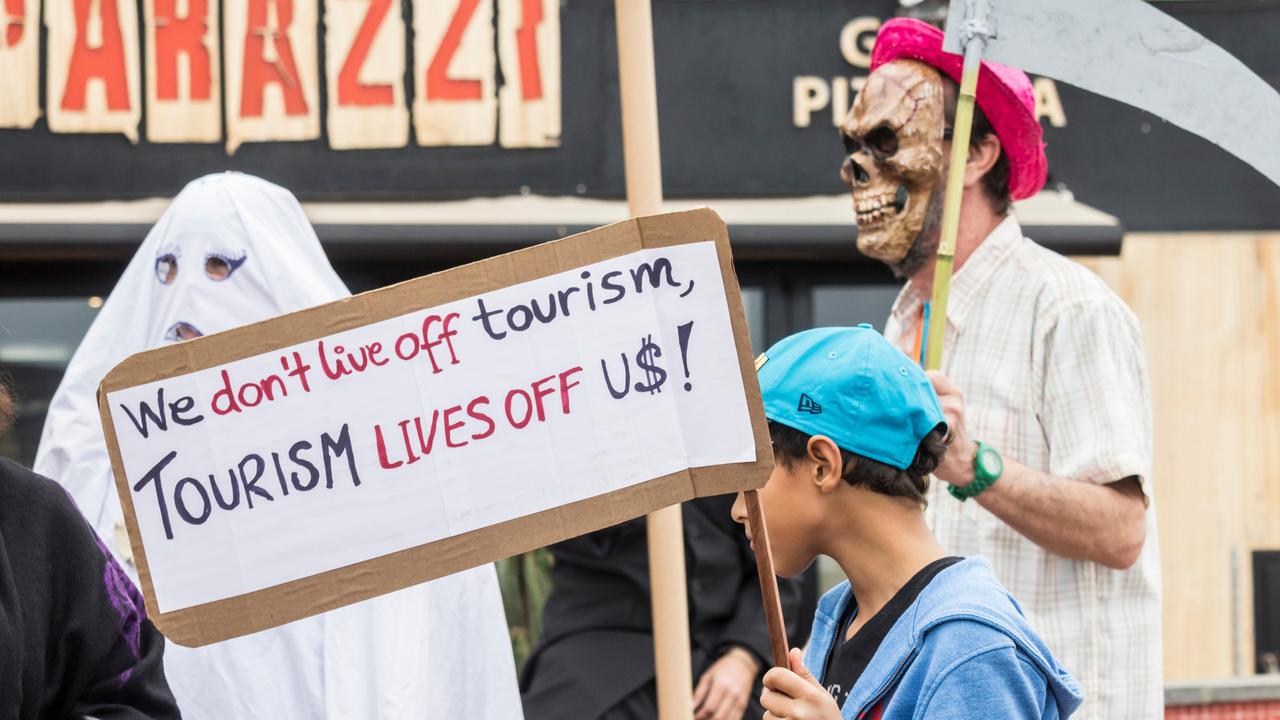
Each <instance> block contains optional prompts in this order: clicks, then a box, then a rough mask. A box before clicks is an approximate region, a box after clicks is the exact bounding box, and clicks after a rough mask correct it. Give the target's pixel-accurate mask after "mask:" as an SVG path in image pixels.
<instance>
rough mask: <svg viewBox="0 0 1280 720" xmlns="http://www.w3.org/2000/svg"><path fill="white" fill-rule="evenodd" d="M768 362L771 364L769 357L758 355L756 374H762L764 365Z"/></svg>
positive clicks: (762, 354)
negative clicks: (761, 370)
mask: <svg viewBox="0 0 1280 720" xmlns="http://www.w3.org/2000/svg"><path fill="white" fill-rule="evenodd" d="M767 362H769V356H768V355H765V354H764V353H760V354H759V355H757V356H756V372H760V368H762V367H764V364H765V363H767Z"/></svg>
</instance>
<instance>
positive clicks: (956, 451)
mask: <svg viewBox="0 0 1280 720" xmlns="http://www.w3.org/2000/svg"><path fill="white" fill-rule="evenodd" d="M926 374H927V375H928V376H929V380H930V382H932V383H933V390H934V392H936V393H938V402H939V403H941V404H942V414H943V415H944V416H945V417H946V418H947V428H948V430H950V434H951V444H950V445H949V446H947V454H946V455H945V456H943V458H942V464H940V465H938V468H937V469H936V470H934V471H933V474H934V475H935V476H937V477H939V478H941V479H942V480H944V481H946V482H949V483H951V484H952V485H955V486H956V487H964V486H965V485H968V484H969V483H971V482H973V456H974V455H975V454H976V453H977V452H978V444H977V443H975V442H974V441H972V440H970V439H969V433H968V432H966V431H965V429H964V394H963V393H961V392H960V388H958V387H956V386H955V385H952V384H951V381H950V380H948V379H947V376H946V375H943V374H942V373H940V372H938V371H937V370H930V371H929V372H928V373H926Z"/></svg>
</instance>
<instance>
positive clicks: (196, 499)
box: [98, 209, 772, 645]
mask: <svg viewBox="0 0 1280 720" xmlns="http://www.w3.org/2000/svg"><path fill="white" fill-rule="evenodd" d="M98 399H99V406H100V411H101V414H102V422H103V428H104V431H105V434H106V438H107V446H108V451H109V453H110V455H111V462H112V468H113V470H114V472H115V477H116V483H117V488H118V490H119V495H120V498H121V501H122V505H123V508H124V516H125V521H126V525H127V527H128V531H129V538H130V543H131V546H132V548H133V553H134V559H135V562H136V564H137V567H138V574H139V578H140V580H141V585H142V589H143V594H144V596H145V598H146V603H147V609H148V611H149V613H150V614H151V617H152V619H153V620H154V621H155V623H156V625H157V626H158V627H159V628H160V629H161V631H163V632H164V633H165V635H167V636H168V637H169V638H170V639H172V640H174V641H176V642H178V643H181V644H183V645H203V644H207V643H210V642H215V641H218V640H223V639H227V638H231V637H236V636H239V635H244V634H247V633H251V632H256V631H258V630H263V629H266V628H269V627H274V626H277V625H280V624H283V623H286V622H290V621H293V620H297V619H299V618H302V617H306V616H309V615H314V614H316V613H320V612H323V611H325V610H330V609H333V608H336V607H340V606H343V605H346V604H350V603H353V602H358V601H360V600H364V599H367V598H370V597H374V596H377V595H381V594H384V593H387V592H391V591H394V590H397V589H400V588H403V587H407V586H409V585H413V584H416V583H420V582H423V581H426V580H430V579H433V578H436V577H440V576H442V575H446V574H449V573H452V572H457V571H459V570H462V569H464V568H467V567H472V566H475V565H479V564H482V563H486V562H491V561H493V560H497V559H500V558H503V557H507V556H510V555H513V554H516V553H520V552H524V551H527V550H530V549H533V548H537V547H541V546H544V545H547V544H549V543H552V542H556V541H559V540H563V539H567V538H571V537H575V536H577V535H581V534H583V533H586V532H590V531H593V530H596V529H599V528H603V527H607V526H610V525H614V524H617V523H619V522H622V521H624V520H627V519H630V518H634V517H638V516H640V515H643V514H645V513H647V512H650V511H652V510H655V509H657V508H660V507H664V506H667V505H672V504H674V503H678V502H683V501H686V500H689V499H692V498H694V497H700V496H705V495H715V494H721V493H727V492H736V491H739V490H746V489H753V488H757V487H760V486H761V485H763V484H764V482H765V481H766V480H767V477H768V473H769V470H770V468H771V466H772V453H771V452H770V446H769V439H768V430H767V426H766V423H765V419H764V414H763V408H762V406H761V402H760V391H759V386H758V384H757V382H756V376H755V372H754V365H753V361H752V358H751V349H750V341H749V339H748V335H747V327H746V321H745V317H744V314H743V309H742V300H741V296H740V293H739V289H738V283H737V278H736V276H735V274H734V270H733V261H732V257H731V253H730V249H729V239H728V233H727V230H726V228H725V225H724V223H723V222H722V221H721V220H720V219H719V217H718V216H716V214H715V213H714V212H712V211H710V210H706V209H702V210H694V211H689V212H683V213H673V214H668V215H658V216H651V217H643V218H637V219H632V220H628V221H626V222H622V223H618V224H616V225H610V226H607V227H604V228H600V229H597V230H593V231H591V232H588V233H583V234H581V235H576V236H573V237H570V238H565V239H563V240H558V241H555V242H551V243H547V244H544V245H540V246H537V247H534V248H530V249H527V250H522V251H519V252H515V253H510V254H507V255H502V256H499V257H495V258H492V259H489V260H485V261H482V262H478V263H473V264H471V265H466V266H463V267H459V268H456V269H454V270H449V271H446V272H443V273H438V274H436V275H431V276H427V277H423V278H419V279H416V280H410V281H408V282H405V283H401V284H399V285H394V286H391V287H388V288H383V289H381V290H375V291H372V292H369V293H365V294H362V295H357V296H354V297H351V298H347V299H343V300H340V301H337V302H334V303H330V304H328V305H323V306H320V307H317V308H312V309H309V310H304V311H302V312H298V313H293V314H291V315H286V316H283V317H279V318H275V319H272V320H268V321H265V322H262V323H257V324H254V325H250V326H246V327H242V328H238V329H236V330H231V331H229V332H225V333H219V334H217V335H212V336H209V337H205V338H199V339H197V340H194V341H190V342H186V343H181V344H176V345H169V346H166V347H163V348H159V349H156V350H151V351H148V352H145V353H141V354H139V355H135V356H133V357H131V358H129V359H128V360H126V361H125V362H123V363H121V364H120V365H119V366H117V367H116V368H115V369H114V370H112V371H111V372H110V373H109V374H108V375H107V377H106V378H105V379H104V380H103V381H102V385H101V387H100V388H99V395H98Z"/></svg>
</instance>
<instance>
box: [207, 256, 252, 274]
mask: <svg viewBox="0 0 1280 720" xmlns="http://www.w3.org/2000/svg"><path fill="white" fill-rule="evenodd" d="M246 257H247V256H246V255H241V256H239V257H228V256H227V255H222V254H220V253H211V254H210V255H209V256H208V257H206V258H205V259H204V274H205V275H208V276H209V279H210V280H218V281H222V280H226V279H227V278H229V277H231V274H232V273H234V272H235V271H236V269H237V268H239V267H240V266H241V265H243V264H244V261H245V258H246Z"/></svg>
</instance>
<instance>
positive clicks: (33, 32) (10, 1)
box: [0, 0, 40, 128]
mask: <svg viewBox="0 0 1280 720" xmlns="http://www.w3.org/2000/svg"><path fill="white" fill-rule="evenodd" d="M39 7H40V5H39V3H38V2H37V0H4V4H3V7H0V18H3V22H0V82H4V83H6V84H8V85H9V88H8V89H7V90H6V91H4V92H0V96H3V98H4V102H0V128H29V127H31V126H32V125H35V123H36V118H38V117H40V22H39V18H38V17H37V13H38V12H39V10H38V8H39Z"/></svg>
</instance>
